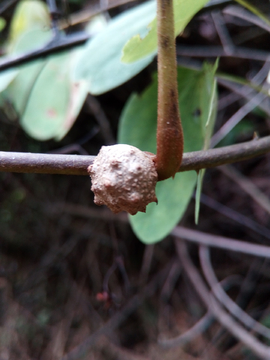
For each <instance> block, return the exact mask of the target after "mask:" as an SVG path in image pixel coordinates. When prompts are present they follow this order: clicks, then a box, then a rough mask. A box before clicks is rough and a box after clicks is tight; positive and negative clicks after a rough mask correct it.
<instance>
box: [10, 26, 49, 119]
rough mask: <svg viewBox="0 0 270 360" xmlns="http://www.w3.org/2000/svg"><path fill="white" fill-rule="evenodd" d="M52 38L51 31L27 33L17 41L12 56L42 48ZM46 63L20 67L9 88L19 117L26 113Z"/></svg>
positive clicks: (38, 62) (31, 63) (34, 62)
mask: <svg viewBox="0 0 270 360" xmlns="http://www.w3.org/2000/svg"><path fill="white" fill-rule="evenodd" d="M51 36H52V33H51V32H50V31H43V30H30V31H27V32H25V33H23V34H22V35H21V36H20V37H19V38H18V39H17V41H16V43H15V44H14V47H13V52H12V54H21V53H24V52H27V51H31V50H33V49H36V48H39V47H42V46H43V45H45V44H46V43H47V42H48V41H49V39H50V38H51ZM45 63H46V60H43V59H40V60H35V61H32V62H30V63H28V64H25V65H22V66H20V68H19V69H20V71H19V73H18V75H17V76H16V78H15V79H14V81H12V83H11V84H10V86H9V87H8V88H7V96H8V97H9V98H10V100H11V101H12V103H13V106H14V108H15V110H16V112H17V113H18V115H19V116H21V115H22V114H23V112H24V109H25V107H26V104H27V101H28V98H29V96H30V93H31V91H32V87H33V85H34V83H35V81H36V79H37V78H38V75H39V73H40V72H41V70H42V68H43V67H44V65H45Z"/></svg>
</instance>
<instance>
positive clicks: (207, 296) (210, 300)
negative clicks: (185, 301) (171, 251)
mask: <svg viewBox="0 0 270 360" xmlns="http://www.w3.org/2000/svg"><path fill="white" fill-rule="evenodd" d="M175 246H176V250H177V253H178V256H179V258H180V261H181V264H182V265H183V268H184V270H185V271H186V273H187V275H188V277H189V279H190V281H191V282H192V284H193V286H194V288H195V289H196V291H197V293H198V295H199V296H200V298H201V300H202V301H203V303H204V304H205V306H206V308H207V309H209V310H211V312H212V314H213V315H214V316H215V318H216V319H217V321H219V323H220V324H221V325H222V326H224V327H225V328H226V329H227V330H228V331H229V332H230V333H231V334H232V335H234V336H235V337H236V338H237V339H238V340H240V341H241V342H242V343H243V344H245V346H246V347H247V348H248V349H250V350H251V351H253V352H254V354H256V355H257V356H259V357H260V358H261V359H264V360H266V359H268V360H269V359H270V348H269V347H268V346H266V345H264V344H262V343H261V342H260V341H258V340H257V339H256V338H255V337H254V336H253V335H251V334H250V333H248V332H247V331H246V330H245V329H244V328H243V327H242V326H241V325H239V324H238V323H237V322H236V321H235V320H233V318H232V317H231V316H230V315H228V314H227V313H226V312H225V311H224V310H223V309H222V307H221V306H220V305H219V303H218V302H217V301H216V300H215V299H214V297H213V296H212V295H211V293H210V292H209V291H208V289H207V288H206V285H205V283H204V281H203V279H202V278H201V275H200V274H199V272H198V270H197V269H196V267H195V266H194V264H193V263H192V261H191V259H190V257H189V254H188V251H187V246H186V244H185V242H184V241H181V240H175Z"/></svg>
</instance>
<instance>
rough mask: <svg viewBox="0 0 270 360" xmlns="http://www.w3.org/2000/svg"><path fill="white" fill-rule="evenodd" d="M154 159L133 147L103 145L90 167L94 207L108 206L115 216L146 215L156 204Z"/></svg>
mask: <svg viewBox="0 0 270 360" xmlns="http://www.w3.org/2000/svg"><path fill="white" fill-rule="evenodd" d="M154 158H155V156H154V155H153V154H150V153H147V152H143V151H141V150H139V149H137V148H136V147H134V146H130V145H122V144H119V145H112V146H102V148H101V149H100V151H99V153H98V156H97V157H96V159H95V160H94V163H93V164H92V165H90V166H89V167H88V172H89V174H90V176H91V179H92V187H91V190H92V191H93V192H94V194H95V198H94V202H95V204H97V205H107V206H108V207H109V208H110V209H111V211H112V212H114V213H118V212H120V211H127V212H128V213H130V214H131V215H135V214H136V213H137V212H138V211H141V212H145V210H146V205H148V204H149V203H151V202H154V201H155V202H157V197H156V194H155V187H156V183H157V179H158V175H157V172H156V167H155V163H154Z"/></svg>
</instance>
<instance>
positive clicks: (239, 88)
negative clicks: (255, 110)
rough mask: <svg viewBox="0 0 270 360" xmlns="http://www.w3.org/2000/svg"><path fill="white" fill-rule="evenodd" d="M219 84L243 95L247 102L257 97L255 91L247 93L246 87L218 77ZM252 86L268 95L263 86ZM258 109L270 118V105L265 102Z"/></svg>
mask: <svg viewBox="0 0 270 360" xmlns="http://www.w3.org/2000/svg"><path fill="white" fill-rule="evenodd" d="M267 63H268V64H269V62H268V61H267ZM218 83H219V85H222V86H224V87H226V88H227V89H229V90H231V91H233V92H234V93H236V94H239V95H241V96H242V97H244V98H245V99H247V100H252V98H254V96H255V95H256V92H255V91H250V92H247V91H245V88H246V87H244V88H243V86H239V85H237V84H235V83H233V82H232V81H228V80H226V79H224V78H222V76H221V77H218ZM250 86H251V87H253V90H257V91H259V92H260V93H262V94H265V95H267V92H265V90H264V89H263V88H262V87H261V86H260V89H259V88H258V86H257V85H256V83H255V84H250ZM258 107H259V108H260V109H262V110H263V111H264V112H265V113H266V114H267V115H268V116H270V110H269V105H268V103H265V101H263V102H261V103H259V104H258Z"/></svg>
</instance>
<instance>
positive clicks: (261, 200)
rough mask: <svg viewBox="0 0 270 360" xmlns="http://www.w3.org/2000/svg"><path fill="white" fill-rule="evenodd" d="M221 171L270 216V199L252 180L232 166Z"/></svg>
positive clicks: (223, 167)
mask: <svg viewBox="0 0 270 360" xmlns="http://www.w3.org/2000/svg"><path fill="white" fill-rule="evenodd" d="M220 171H221V172H222V173H223V174H225V175H226V176H228V177H229V178H230V179H231V180H233V181H234V182H236V184H238V185H239V186H240V187H241V188H242V189H243V190H244V191H245V192H246V193H247V194H248V195H249V196H251V197H252V199H253V200H254V201H255V202H257V203H258V204H259V205H260V206H261V207H262V208H263V209H264V210H265V211H266V212H267V213H268V214H270V201H269V199H268V197H267V196H266V195H265V194H264V193H263V192H262V191H261V190H260V189H259V188H258V187H257V186H256V185H255V184H254V183H253V182H252V181H251V180H249V179H248V178H247V177H246V176H244V175H242V174H241V173H240V172H239V171H237V170H236V169H235V168H234V167H232V166H222V167H220Z"/></svg>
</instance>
